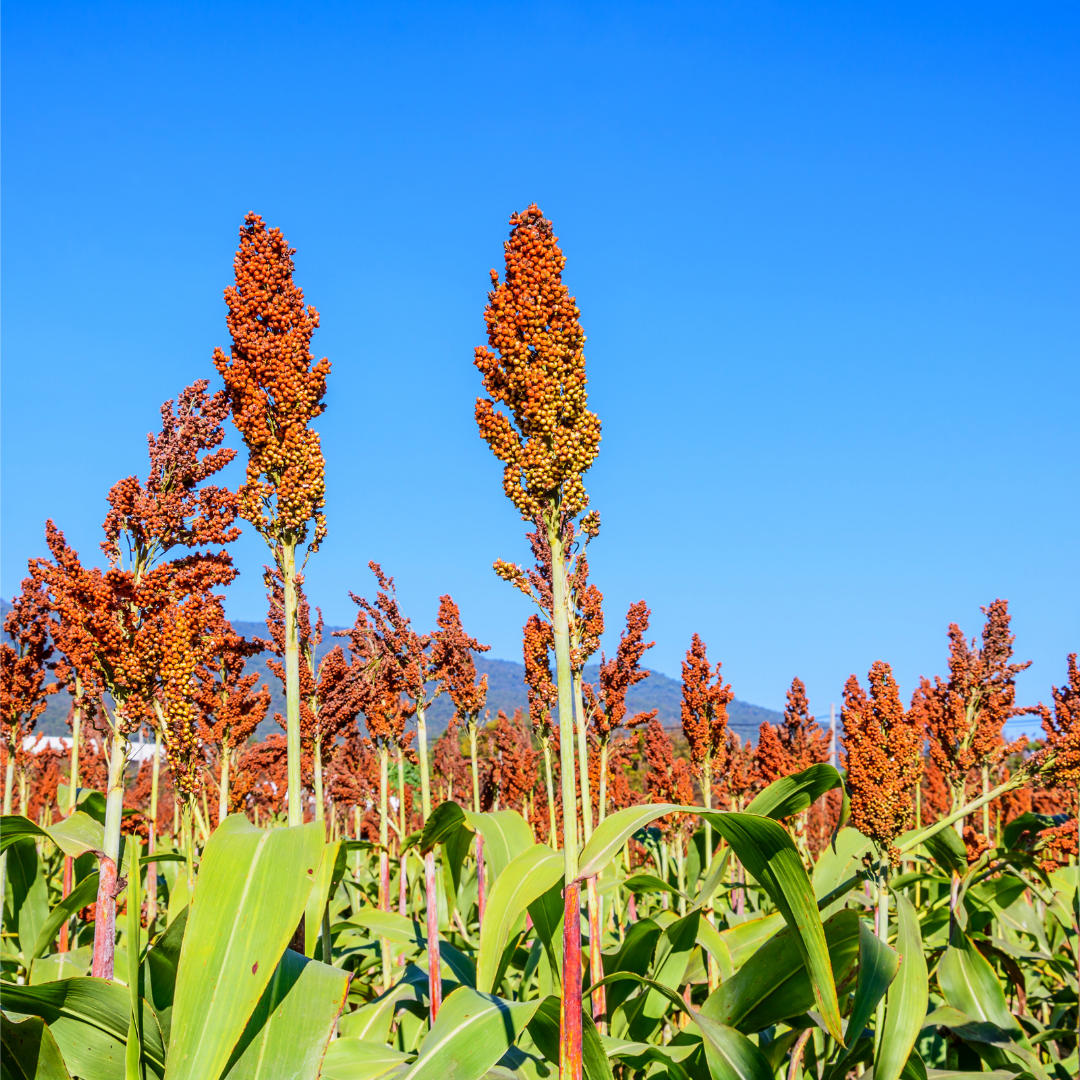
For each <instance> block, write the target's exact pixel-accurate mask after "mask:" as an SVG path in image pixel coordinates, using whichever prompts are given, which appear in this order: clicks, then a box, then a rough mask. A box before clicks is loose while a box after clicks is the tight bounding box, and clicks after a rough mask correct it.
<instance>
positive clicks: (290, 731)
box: [278, 540, 304, 825]
mask: <svg viewBox="0 0 1080 1080" xmlns="http://www.w3.org/2000/svg"><path fill="white" fill-rule="evenodd" d="M278 550H279V552H280V556H279V558H280V562H281V577H282V581H283V583H284V601H285V603H284V608H285V724H286V727H285V743H286V749H287V753H288V783H289V794H288V808H289V824H290V825H303V823H304V804H303V786H302V782H301V776H300V629H299V624H298V622H297V608H298V604H297V595H296V542H295V541H294V540H287V541H283V542H282V543H281V545H280V546H279V549H278Z"/></svg>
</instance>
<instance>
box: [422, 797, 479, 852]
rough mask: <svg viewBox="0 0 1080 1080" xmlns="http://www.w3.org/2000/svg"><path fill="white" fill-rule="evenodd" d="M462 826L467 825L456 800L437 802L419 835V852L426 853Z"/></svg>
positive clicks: (442, 842) (444, 841) (463, 812)
mask: <svg viewBox="0 0 1080 1080" xmlns="http://www.w3.org/2000/svg"><path fill="white" fill-rule="evenodd" d="M463 827H465V828H467V827H468V825H467V822H466V820H465V811H464V810H462V809H461V807H460V806H458V804H457V803H456V802H444V803H439V805H438V806H436V807H435V809H434V810H432V811H431V815H430V817H428V819H427V822H426V823H425V824H424V831H423V834H422V835H421V837H420V854H421V855H426V854H427V853H428V852H429V851H433V850H434V849H435V847H436V846H438V845H439V844H445V843H446V842H447V840H449V839H450V837H451V836H453V835H454V834H455V833H457V832H458V831H459V830H460V829H461V828H463Z"/></svg>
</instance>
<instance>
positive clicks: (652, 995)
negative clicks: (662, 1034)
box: [630, 911, 701, 1042]
mask: <svg viewBox="0 0 1080 1080" xmlns="http://www.w3.org/2000/svg"><path fill="white" fill-rule="evenodd" d="M700 923H701V912H700V911H692V912H690V914H689V915H686V916H684V917H683V918H681V919H677V920H676V921H675V922H673V923H672V924H671V925H670V926H668V927H666V928H665V929H664V930H663V932H662V933H661V934H660V938H659V940H658V941H657V943H656V951H655V953H654V954H653V964H652V973H653V974H652V979H651V981H652V982H655V983H658V984H659V985H660V986H663V987H666V988H667V989H668V990H677V989H678V988H679V987H680V986H681V985H682V981H683V977H684V976H685V975H686V967H687V965H688V964H689V963H690V956H691V954H692V953H693V951H694V949H695V948H696V947H697V936H698V926H699V925H700ZM666 999H667V995H666V994H661V993H659V992H657V991H655V990H650V991H649V992H648V993H647V994H645V996H644V998H643V999H639V1000H641V1004H640V1005H639V1006H636V1008H635V1009H634V1014H635V1015H634V1016H633V1017H632V1018H631V1020H630V1037H631V1038H633V1039H640V1040H641V1041H642V1042H645V1041H647V1039H648V1037H649V1036H650V1035H651V1034H652V1032H653V1031H654V1030H655V1029H656V1027H657V1025H658V1023H659V1021H660V1019H661V1017H663V1015H664V1013H665V1012H666V1011H667V1000H666Z"/></svg>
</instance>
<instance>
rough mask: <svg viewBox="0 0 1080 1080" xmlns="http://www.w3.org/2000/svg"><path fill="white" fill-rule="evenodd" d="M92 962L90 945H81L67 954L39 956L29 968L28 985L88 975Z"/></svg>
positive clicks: (57, 953) (92, 949) (55, 953)
mask: <svg viewBox="0 0 1080 1080" xmlns="http://www.w3.org/2000/svg"><path fill="white" fill-rule="evenodd" d="M93 961H94V948H93V946H92V945H82V946H80V947H79V948H78V949H70V950H69V951H68V952H54V953H49V954H48V955H47V956H39V957H38V958H37V959H36V960H35V961H34V963H33V964H32V965H31V967H30V979H29V982H30V985H31V986H36V985H38V984H40V983H46V982H56V981H57V980H59V979H70V978H73V977H74V976H76V975H89V974H90V967H91V965H92V964H93Z"/></svg>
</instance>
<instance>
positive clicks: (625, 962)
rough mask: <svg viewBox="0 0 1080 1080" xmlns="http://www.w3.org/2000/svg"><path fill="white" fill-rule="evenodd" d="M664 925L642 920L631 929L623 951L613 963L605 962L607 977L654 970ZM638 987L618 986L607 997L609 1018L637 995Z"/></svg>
mask: <svg viewBox="0 0 1080 1080" xmlns="http://www.w3.org/2000/svg"><path fill="white" fill-rule="evenodd" d="M660 933H661V930H660V925H659V924H658V923H656V922H655V921H654V920H652V919H638V921H637V922H634V923H631V924H630V926H629V927H628V928H627V931H626V937H625V938H624V939H623V942H622V945H621V946H620V948H619V951H618V952H617V953H616V954H615V956H614V957H612V958H610V960H609V959H608V958H607V957H605V959H604V974H605V976H607V975H614V974H615V973H616V972H619V971H629V972H633V973H635V974H637V973H640V972H642V971H648V970H649V969H650V968H651V967H652V960H653V954H654V953H655V952H656V943H657V942H658V941H659V940H660ZM633 990H634V987H633V985H632V984H631V983H630V982H628V981H624V982H616V983H614V984H613V985H612V986H611V989H610V990H608V993H607V1011H608V1016H613V1015H614V1014H615V1010H616V1009H617V1008H618V1007H619V1006H620V1005H621V1004H622V1003H623V1002H624V1001H625V1000H626V999H627V998H628V997H629V996H630V994H632V993H633Z"/></svg>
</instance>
